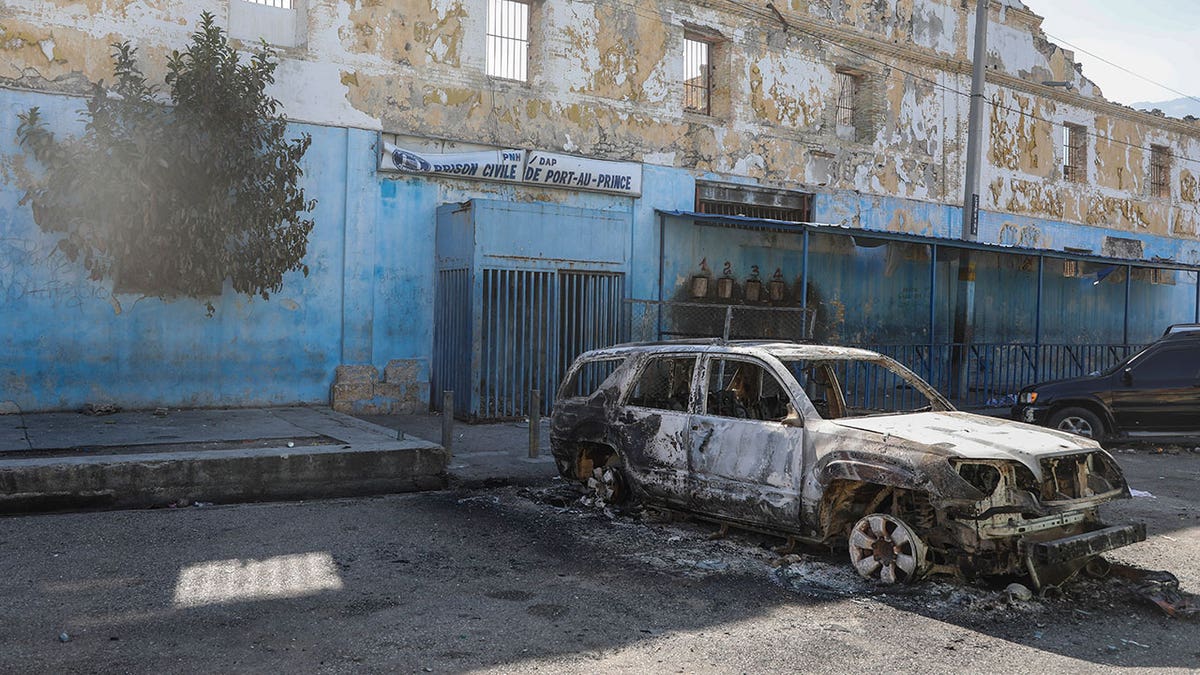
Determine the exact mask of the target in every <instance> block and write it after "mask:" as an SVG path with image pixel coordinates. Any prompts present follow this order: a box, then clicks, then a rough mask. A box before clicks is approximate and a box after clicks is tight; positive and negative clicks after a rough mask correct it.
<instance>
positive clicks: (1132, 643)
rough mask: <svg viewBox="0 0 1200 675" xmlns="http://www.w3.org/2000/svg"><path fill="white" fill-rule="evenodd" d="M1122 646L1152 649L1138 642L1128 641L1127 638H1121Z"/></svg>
mask: <svg viewBox="0 0 1200 675" xmlns="http://www.w3.org/2000/svg"><path fill="white" fill-rule="evenodd" d="M1121 644H1126V645H1133V646H1135V647H1141V648H1142V649H1150V645H1144V644H1142V643H1140V642H1138V641H1136V640H1126V639H1125V638H1121Z"/></svg>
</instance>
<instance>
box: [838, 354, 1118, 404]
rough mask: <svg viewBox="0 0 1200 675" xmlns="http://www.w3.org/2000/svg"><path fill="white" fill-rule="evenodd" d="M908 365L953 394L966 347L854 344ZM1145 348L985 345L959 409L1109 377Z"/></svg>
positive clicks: (969, 357) (968, 368)
mask: <svg viewBox="0 0 1200 675" xmlns="http://www.w3.org/2000/svg"><path fill="white" fill-rule="evenodd" d="M854 346H857V347H862V348H864V349H870V350H872V351H876V352H879V353H881V354H885V355H887V356H890V357H892V358H894V359H896V360H897V361H899V362H900V363H903V364H904V365H905V366H907V367H908V368H909V369H910V370H912V371H913V372H915V373H917V374H918V375H920V376H921V377H922V378H924V379H925V380H926V381H927V382H929V383H930V384H932V385H933V386H934V387H936V388H937V389H938V391H940V392H942V393H943V394H948V393H949V392H950V391H951V386H952V384H951V383H952V380H953V371H952V365H951V364H952V363H953V357H954V351H955V350H956V349H957V350H963V349H964V347H963V345H961V344H933V345H912V344H908V345H873V344H868V345H854ZM1141 349H1142V347H1141V346H1139V345H1114V344H1085V345H1066V344H1043V345H1035V344H980V343H973V344H970V345H967V346H966V348H965V350H964V355H965V359H963V361H965V375H966V377H965V381H964V390H963V392H962V393H961V394H960V395H959V396H958V397H957V398H956V400H955V404H956V405H959V406H961V407H965V408H997V407H1006V406H1010V405H1012V404H1014V403H1016V397H1017V393H1018V392H1020V391H1021V389H1022V388H1023V387H1026V386H1028V385H1031V384H1036V383H1038V382H1045V381H1047V380H1058V379H1063V378H1068V377H1079V376H1082V375H1088V374H1090V373H1097V372H1103V371H1105V370H1108V369H1109V368H1112V367H1113V366H1116V365H1117V364H1119V363H1120V362H1121V361H1123V360H1125V359H1126V358H1127V357H1129V356H1130V355H1132V354H1134V353H1136V352H1138V351H1140V350H1141Z"/></svg>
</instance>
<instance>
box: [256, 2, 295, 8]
mask: <svg viewBox="0 0 1200 675" xmlns="http://www.w3.org/2000/svg"><path fill="white" fill-rule="evenodd" d="M246 2H249V3H251V4H253V5H266V6H267V7H275V8H277V9H291V8H292V0H246Z"/></svg>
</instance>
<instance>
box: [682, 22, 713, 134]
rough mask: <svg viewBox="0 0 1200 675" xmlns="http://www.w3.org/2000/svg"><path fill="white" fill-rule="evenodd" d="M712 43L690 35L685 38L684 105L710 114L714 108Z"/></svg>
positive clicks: (692, 110)
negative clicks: (711, 66)
mask: <svg viewBox="0 0 1200 675" xmlns="http://www.w3.org/2000/svg"><path fill="white" fill-rule="evenodd" d="M710 51H711V45H710V44H709V43H708V42H705V41H703V40H695V39H692V38H690V37H685V38H684V39H683V107H684V109H685V110H688V111H691V112H696V113H700V114H702V115H708V114H710V112H711V110H712V69H711V68H710V67H709V66H710V63H711V60H710V56H711V54H710Z"/></svg>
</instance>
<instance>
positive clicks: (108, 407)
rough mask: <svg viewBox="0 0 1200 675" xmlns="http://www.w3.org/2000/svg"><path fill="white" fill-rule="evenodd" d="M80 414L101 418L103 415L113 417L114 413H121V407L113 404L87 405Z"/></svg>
mask: <svg viewBox="0 0 1200 675" xmlns="http://www.w3.org/2000/svg"><path fill="white" fill-rule="evenodd" d="M79 412H81V413H83V414H84V415H92V416H94V417H101V416H103V415H112V414H114V413H119V412H121V409H120V408H119V407H117V406H115V405H113V404H112V403H87V404H85V405H84V406H83V409H82V410H80V411H79Z"/></svg>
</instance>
